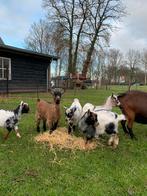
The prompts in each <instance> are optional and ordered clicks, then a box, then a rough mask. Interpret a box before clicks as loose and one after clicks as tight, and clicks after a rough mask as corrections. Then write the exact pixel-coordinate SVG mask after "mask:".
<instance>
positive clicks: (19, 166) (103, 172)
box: [0, 86, 147, 196]
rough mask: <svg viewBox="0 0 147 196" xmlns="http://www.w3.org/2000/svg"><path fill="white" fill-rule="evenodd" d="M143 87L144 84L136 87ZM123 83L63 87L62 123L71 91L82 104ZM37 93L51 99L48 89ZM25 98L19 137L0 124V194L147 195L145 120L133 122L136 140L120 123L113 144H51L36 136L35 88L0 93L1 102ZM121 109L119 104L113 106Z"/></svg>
mask: <svg viewBox="0 0 147 196" xmlns="http://www.w3.org/2000/svg"><path fill="white" fill-rule="evenodd" d="M134 88H137V89H141V90H146V91H147V87H143V86H141V87H139V86H137V87H134ZM126 89H127V87H124V86H120V87H115V86H112V87H111V88H110V89H108V90H105V89H100V90H95V89H87V90H80V91H78V92H76V95H74V91H72V90H69V91H67V92H66V93H65V94H64V96H63V98H62V102H61V109H62V117H61V120H60V126H61V127H63V126H65V125H66V124H65V120H64V111H63V110H64V109H63V106H64V105H66V106H69V105H70V104H71V102H72V100H73V98H74V97H77V98H79V99H80V101H81V104H82V105H83V104H84V103H86V102H91V103H93V104H96V105H100V104H102V103H103V102H104V100H105V99H106V97H107V96H109V95H111V93H112V92H114V93H119V92H124V91H125V90H126ZM39 96H40V98H43V99H45V100H51V99H52V98H51V95H50V94H47V93H40V94H39ZM21 100H23V101H25V102H28V103H29V105H30V108H31V111H30V113H29V114H25V115H24V116H23V117H22V119H21V121H20V124H19V128H20V130H21V131H20V132H21V136H22V138H21V139H18V138H16V136H15V133H13V132H12V133H11V134H10V137H9V138H8V140H7V141H4V140H3V135H4V134H5V133H6V131H4V130H3V129H0V167H1V169H0V195H1V196H3V195H4V196H5V195H7V196H9V195H10V196H13V195H18V196H21V195H29V196H33V195H35V196H40V195H42V196H44V195H45V196H46V195H49V196H50V195H51V196H52V195H53V196H54V195H55V196H56V195H59V196H62V195H63V196H66V195H69V196H87V195H88V196H89V195H90V196H107V195H110V196H113V195H116V196H118V195H121V196H123V195H135V196H136V195H141V196H143V195H144V196H146V195H147V126H145V125H140V124H134V133H135V135H136V137H137V138H138V140H136V141H132V140H131V139H130V138H128V137H127V136H125V135H124V133H123V131H122V128H121V126H120V127H119V133H120V134H119V135H120V143H119V146H118V148H117V149H116V150H113V149H112V148H110V147H108V146H107V145H106V140H107V138H106V136H105V137H103V138H102V141H101V142H102V143H103V144H104V145H103V146H98V147H97V148H96V149H95V150H92V151H86V152H84V151H71V150H58V149H52V150H51V149H49V148H48V146H47V145H46V144H37V143H35V142H34V137H35V136H36V135H37V132H36V129H35V118H34V116H35V105H36V94H12V95H10V96H9V98H0V108H4V109H13V108H15V107H16V106H17V105H18V103H19V102H20V101H21ZM114 111H117V112H119V113H120V110H119V109H118V108H117V109H114Z"/></svg>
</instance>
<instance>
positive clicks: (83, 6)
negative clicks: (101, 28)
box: [43, 0, 89, 73]
mask: <svg viewBox="0 0 147 196" xmlns="http://www.w3.org/2000/svg"><path fill="white" fill-rule="evenodd" d="M43 4H44V7H45V8H46V9H47V11H48V19H49V20H52V21H54V22H56V21H57V22H58V23H60V24H61V25H62V26H63V27H64V29H65V30H66V37H67V41H68V48H69V51H68V72H69V73H75V72H76V63H77V56H78V49H79V43H80V37H81V33H82V30H83V28H84V24H85V21H86V18H87V16H88V7H89V4H88V1H87V0H61V1H56V0H43Z"/></svg>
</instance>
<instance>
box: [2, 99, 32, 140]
mask: <svg viewBox="0 0 147 196" xmlns="http://www.w3.org/2000/svg"><path fill="white" fill-rule="evenodd" d="M28 112H29V106H28V104H27V103H24V102H23V101H21V103H20V104H19V105H18V107H17V108H16V109H14V110H12V111H9V110H3V109H1V110H0V127H4V128H6V129H7V130H8V133H7V134H6V136H5V139H7V138H8V136H9V134H10V132H11V131H12V130H14V131H15V132H16V135H17V137H19V138H20V137H21V136H20V134H19V132H18V121H19V120H20V118H21V115H22V114H23V113H28Z"/></svg>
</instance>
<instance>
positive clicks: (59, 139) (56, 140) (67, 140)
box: [35, 128, 97, 150]
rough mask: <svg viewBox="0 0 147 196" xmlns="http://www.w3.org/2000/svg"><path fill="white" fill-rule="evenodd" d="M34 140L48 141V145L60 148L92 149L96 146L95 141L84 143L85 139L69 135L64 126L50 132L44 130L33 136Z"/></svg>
mask: <svg viewBox="0 0 147 196" xmlns="http://www.w3.org/2000/svg"><path fill="white" fill-rule="evenodd" d="M35 140H36V141H37V142H40V143H48V144H49V147H50V148H52V147H58V148H60V149H71V150H92V149H95V148H96V147H97V144H96V142H94V141H92V142H90V143H88V144H85V140H84V139H83V138H82V137H76V136H74V135H69V134H68V133H67V129H66V128H58V129H57V130H55V131H54V132H53V133H52V134H49V132H44V133H43V134H39V135H37V136H36V137H35Z"/></svg>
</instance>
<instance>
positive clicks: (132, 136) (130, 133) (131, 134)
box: [127, 126, 137, 140]
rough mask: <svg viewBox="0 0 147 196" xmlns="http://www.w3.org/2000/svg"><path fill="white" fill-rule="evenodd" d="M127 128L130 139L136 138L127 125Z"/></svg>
mask: <svg viewBox="0 0 147 196" xmlns="http://www.w3.org/2000/svg"><path fill="white" fill-rule="evenodd" d="M127 129H128V131H129V135H130V137H131V139H136V140H137V138H136V136H135V135H134V133H133V130H132V128H130V127H128V126H127Z"/></svg>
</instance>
